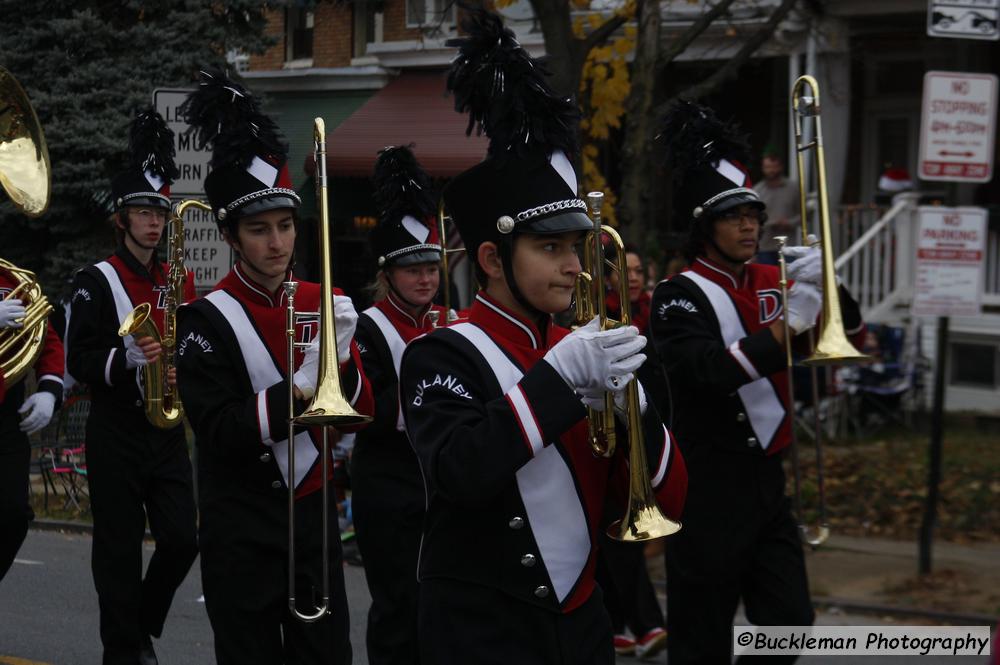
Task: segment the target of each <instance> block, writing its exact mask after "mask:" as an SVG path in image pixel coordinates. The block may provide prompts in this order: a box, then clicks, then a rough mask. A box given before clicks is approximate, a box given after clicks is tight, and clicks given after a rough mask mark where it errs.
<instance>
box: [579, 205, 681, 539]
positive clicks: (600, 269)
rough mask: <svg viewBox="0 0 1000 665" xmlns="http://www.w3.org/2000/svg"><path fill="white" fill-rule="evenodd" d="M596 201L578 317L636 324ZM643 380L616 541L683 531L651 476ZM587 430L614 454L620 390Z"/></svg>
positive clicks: (613, 531) (598, 450)
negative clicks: (612, 313)
mask: <svg viewBox="0 0 1000 665" xmlns="http://www.w3.org/2000/svg"><path fill="white" fill-rule="evenodd" d="M587 202H588V203H589V204H590V209H591V217H592V218H593V221H594V230H593V231H590V232H588V233H587V237H586V240H585V249H584V252H583V272H581V273H580V274H579V275H578V277H577V283H576V285H575V294H576V320H577V322H578V323H580V324H584V323H586V322H587V321H590V320H591V319H593V318H594V316H599V317H600V323H601V329H602V330H610V329H612V328H617V327H620V326H629V325H632V313H631V303H630V301H629V293H628V279H627V278H625V266H626V259H625V243H624V242H623V241H622V238H621V236H620V235H618V232H617V231H615V230H614V229H613V228H611V227H610V226H603V225H602V224H601V205H602V204H603V202H604V194H603V193H602V192H590V193H589V194H587ZM602 234H604V235H607V236H608V237H609V238H610V239H611V244H612V245H613V246H614V248H615V261H613V262H612V261H608V260H606V259H605V258H604V248H603V246H602V244H601V235H602ZM605 264H607V265H608V266H609V267H610V268H611V269H612V270H615V271H617V272H618V274H619V276H620V279H619V280H618V294H619V299H620V301H621V319H620V320H618V321H615V320H614V319H611V318H609V317H608V313H607V307H606V303H605V301H604V266H605ZM637 381H638V380H637V379H634V378H633V379H632V380H631V381H629V383H628V385H627V386H626V387H625V413H624V419H625V421H626V427H627V429H628V455H629V462H628V463H629V492H628V507H627V508H626V510H625V515H624V516H623V517H622V518H621V519H620V520H616V521H615V522H613V523H612V524H611V525H610V526H609V527H608V532H607V533H608V535H609V536H610V537H611V538H614V539H615V540H622V541H629V542H635V541H646V540H653V539H655V538H662V537H663V536H669V535H671V534H674V533H677V532H678V531H680V528H681V525H680V523H679V522H675V521H673V520H671V519H669V518H668V517H667V516H666V515H664V514H663V511H662V510H660V506H659V504H658V503H657V502H656V496H655V495H654V494H653V486H652V483H651V482H650V479H649V467H648V465H647V462H646V444H645V441H644V436H643V430H642V410H641V408H640V402H639V384H638V383H637ZM587 428H588V436H589V440H590V447H591V449H592V450H593V452H594V454H595V455H598V456H600V457H611V455H613V454H614V451H615V447H616V445H617V443H616V438H617V437H616V432H615V399H614V394H613V393H610V392H607V393H605V395H604V411H603V412H600V411H596V410H594V409H588V413H587Z"/></svg>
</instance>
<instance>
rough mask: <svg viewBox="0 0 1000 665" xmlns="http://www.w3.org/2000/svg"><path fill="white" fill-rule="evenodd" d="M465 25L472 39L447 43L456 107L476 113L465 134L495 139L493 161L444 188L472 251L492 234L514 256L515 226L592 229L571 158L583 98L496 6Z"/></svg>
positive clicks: (523, 229) (521, 229) (474, 13)
mask: <svg viewBox="0 0 1000 665" xmlns="http://www.w3.org/2000/svg"><path fill="white" fill-rule="evenodd" d="M462 30H463V32H464V33H465V35H466V36H465V37H462V38H459V39H451V40H449V41H448V42H447V45H448V46H457V47H458V49H459V53H458V56H457V57H456V58H455V60H454V61H453V62H452V65H451V69H450V70H449V72H448V90H449V91H450V92H451V93H452V94H453V95H454V97H455V110H456V111H459V112H462V113H465V112H467V113H468V114H469V125H468V127H467V129H466V134H469V133H471V132H472V129H473V128H476V131H477V133H485V134H486V136H487V137H489V139H490V143H489V148H488V150H487V156H486V160H485V161H483V162H482V163H480V164H477V165H476V166H474V167H472V168H470V169H469V170H467V171H465V172H463V173H461V174H459V175H458V176H456V177H455V178H453V179H452V180H451V182H450V183H449V184H448V186H447V187H446V188H445V190H444V194H443V196H444V203H445V207H446V208H447V210H448V213H449V214H450V215H451V218H452V220H453V221H454V222H455V225H456V226H457V227H458V230H459V233H460V234H461V236H462V241H463V242H464V244H465V247H466V251H467V253H468V254H469V256H470V257H472V260H473V261H475V257H476V252H477V251H478V248H479V245H481V244H482V243H483V242H486V241H492V242H496V243H497V244H498V245H499V246H500V247H501V250H502V253H503V254H504V256H505V261H507V262H509V260H510V249H509V243H508V242H507V241H509V240H510V238H511V237H512V236H513V235H514V234H517V233H539V234H554V233H564V232H567V231H586V230H591V229H593V223H592V222H591V221H590V218H589V217H588V215H587V204H586V203H585V202H584V201H583V200H582V199H580V198H579V197H578V196H577V176H576V172H575V170H574V169H573V165H572V162H571V161H570V156H571V155H575V154H576V150H577V145H576V126H577V123H578V120H579V111H578V109H577V107H576V104H575V103H574V102H573V100H572V99H570V98H564V97H558V96H557V95H556V94H555V92H554V91H553V90H552V88H551V87H550V86H549V84H548V81H547V80H546V77H547V76H548V71H547V70H546V69H545V65H544V62H543V61H542V60H541V59H536V58H532V57H531V56H530V55H528V53H527V51H525V50H524V49H523V48H521V45H520V44H518V42H517V39H516V38H515V37H514V33H513V32H512V31H511V30H509V29H507V28H505V27H504V25H503V21H502V20H501V19H500V17H499V16H497V15H496V14H493V13H491V12H488V11H486V10H484V9H481V8H476V9H470V10H468V11H467V13H466V15H465V18H464V19H463V21H462ZM504 247H507V249H506V250H504ZM507 272H510V270H509V266H508V271H507ZM512 286H514V287H515V288H514V291H515V296H517V293H518V292H517V290H516V285H512Z"/></svg>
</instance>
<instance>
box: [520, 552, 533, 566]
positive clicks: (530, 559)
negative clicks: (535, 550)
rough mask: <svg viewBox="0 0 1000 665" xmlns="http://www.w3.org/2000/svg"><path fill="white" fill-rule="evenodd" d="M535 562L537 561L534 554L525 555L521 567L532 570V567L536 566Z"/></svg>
mask: <svg viewBox="0 0 1000 665" xmlns="http://www.w3.org/2000/svg"><path fill="white" fill-rule="evenodd" d="M535 560H536V559H535V555H534V554H525V555H524V556H522V557H521V565H522V566H524V567H525V568H531V567H532V566H534V565H535Z"/></svg>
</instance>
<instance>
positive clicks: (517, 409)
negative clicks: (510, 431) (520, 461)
mask: <svg viewBox="0 0 1000 665" xmlns="http://www.w3.org/2000/svg"><path fill="white" fill-rule="evenodd" d="M507 399H508V400H510V403H511V406H513V407H514V415H515V416H517V419H518V420H519V421H520V423H521V429H522V430H524V436H525V438H526V439H527V443H528V446H530V447H531V455H532V456H535V455H537V454H538V453H539V452H541V450H542V448H544V447H545V443H544V442H543V441H542V432H541V430H540V429H539V428H538V422H536V421H535V414H533V413H532V412H531V407H530V406H529V405H528V400H527V399H525V397H524V391H523V390H521V386H519V385H515V386H514V387H513V388H511V389H510V390H509V391H507Z"/></svg>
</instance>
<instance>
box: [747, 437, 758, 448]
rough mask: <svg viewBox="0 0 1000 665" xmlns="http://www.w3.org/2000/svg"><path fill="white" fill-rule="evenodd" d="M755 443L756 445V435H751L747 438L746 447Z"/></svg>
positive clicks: (751, 446)
mask: <svg viewBox="0 0 1000 665" xmlns="http://www.w3.org/2000/svg"><path fill="white" fill-rule="evenodd" d="M756 445H757V437H755V436H751V437H750V438H749V439H747V446H748V447H750V448H753V447H755V446H756Z"/></svg>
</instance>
